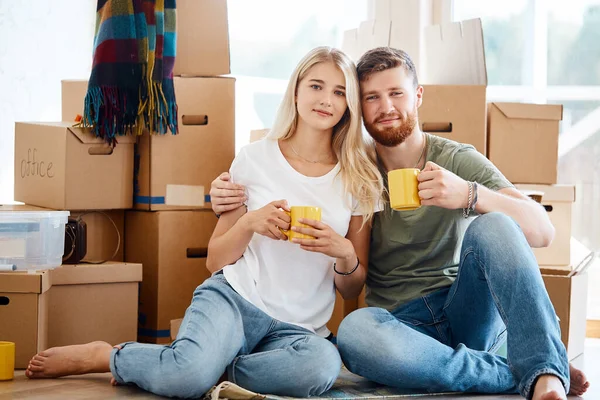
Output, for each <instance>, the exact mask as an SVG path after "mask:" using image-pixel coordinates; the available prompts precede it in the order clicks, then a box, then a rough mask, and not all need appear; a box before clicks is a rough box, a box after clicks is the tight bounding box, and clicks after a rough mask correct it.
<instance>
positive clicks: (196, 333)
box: [110, 274, 341, 398]
mask: <svg viewBox="0 0 600 400" xmlns="http://www.w3.org/2000/svg"><path fill="white" fill-rule="evenodd" d="M340 368H341V359H340V356H339V353H338V352H337V349H336V348H335V346H334V345H333V344H332V343H331V342H329V341H328V340H327V339H324V338H322V337H320V336H317V335H316V334H314V333H312V332H310V331H308V330H306V329H304V328H301V327H299V326H296V325H292V324H287V323H283V322H281V321H278V320H275V319H273V318H271V317H270V316H268V315H267V314H265V313H264V312H263V311H261V310H259V309H258V308H256V307H255V306H254V305H252V304H251V303H249V302H248V301H246V300H245V299H244V298H242V297H241V296H240V295H239V294H238V293H237V292H236V291H235V290H233V289H232V288H231V286H230V285H229V284H228V283H227V280H226V279H225V277H224V275H223V274H217V275H214V276H213V277H211V278H210V279H208V280H207V281H205V282H204V283H203V284H202V285H200V286H199V287H198V288H197V289H196V291H195V292H194V297H193V299H192V304H191V305H190V307H189V308H188V309H187V311H186V314H185V318H184V320H183V322H182V324H181V327H180V329H179V334H178V335H177V339H176V340H175V341H174V342H173V343H172V344H171V345H168V346H163V345H155V344H141V343H131V342H130V343H124V344H123V345H122V349H121V350H118V349H114V350H113V351H112V353H111V359H110V370H111V372H112V375H113V376H114V378H115V379H116V380H117V382H118V383H121V384H128V383H132V384H135V385H137V386H139V387H140V388H142V389H144V390H147V391H149V392H152V393H155V394H159V395H162V396H169V397H182V398H194V397H201V396H202V395H203V394H204V393H205V392H207V391H208V390H209V389H210V388H211V387H212V386H213V385H215V384H216V383H217V381H218V380H219V378H220V377H221V375H222V374H223V373H224V372H225V371H227V374H228V379H229V380H230V381H232V382H234V383H236V384H238V385H240V386H242V387H244V388H246V389H249V390H252V391H255V392H260V393H270V394H277V395H282V396H295V397H307V396H314V395H319V394H321V393H323V392H325V391H326V390H328V389H329V388H330V387H331V386H332V385H333V383H334V382H335V380H336V379H337V376H338V374H339V372H340Z"/></svg>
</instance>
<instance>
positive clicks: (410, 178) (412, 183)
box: [388, 168, 421, 211]
mask: <svg viewBox="0 0 600 400" xmlns="http://www.w3.org/2000/svg"><path fill="white" fill-rule="evenodd" d="M419 172H421V171H420V170H419V169H418V168H402V169H395V170H392V171H389V172H388V188H389V191H390V207H392V208H393V209H394V210H398V211H408V210H416V209H417V208H419V207H421V199H420V198H419V181H418V180H417V176H419Z"/></svg>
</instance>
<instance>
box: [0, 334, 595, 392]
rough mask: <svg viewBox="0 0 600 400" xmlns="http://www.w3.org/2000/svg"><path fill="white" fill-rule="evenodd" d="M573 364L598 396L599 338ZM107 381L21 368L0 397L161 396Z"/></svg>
mask: <svg viewBox="0 0 600 400" xmlns="http://www.w3.org/2000/svg"><path fill="white" fill-rule="evenodd" d="M574 363H575V365H576V366H577V367H578V368H583V370H584V371H585V373H586V374H587V376H588V378H589V381H590V382H591V386H590V389H589V390H588V393H586V394H585V395H584V396H583V399H586V400H598V399H600V339H588V340H587V342H586V351H585V354H584V355H583V356H581V357H578V358H577V359H575V360H574ZM109 382H110V374H91V375H86V376H79V377H69V378H61V379H47V380H30V379H27V378H26V377H25V375H24V374H23V371H17V373H16V376H15V379H14V380H13V381H8V382H0V400H9V399H11V400H13V399H31V400H38V399H39V400H59V399H60V400H64V399H69V400H70V399H74V400H78V399H85V400H104V399H159V398H161V397H159V396H154V395H152V394H149V393H147V392H144V391H142V390H140V389H137V388H134V387H127V386H119V387H113V386H111V385H110V383H109ZM518 398H520V397H519V396H500V395H495V396H484V395H452V396H424V397H419V399H423V400H427V399H430V400H443V399H452V400H459V399H461V400H465V399H469V400H492V399H498V400H500V399H513V400H514V399H518ZM573 398H577V397H573Z"/></svg>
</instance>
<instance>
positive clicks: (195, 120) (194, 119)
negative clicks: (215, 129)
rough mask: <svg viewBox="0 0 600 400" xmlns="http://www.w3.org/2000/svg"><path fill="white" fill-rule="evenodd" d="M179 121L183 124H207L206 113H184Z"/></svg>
mask: <svg viewBox="0 0 600 400" xmlns="http://www.w3.org/2000/svg"><path fill="white" fill-rule="evenodd" d="M181 122H183V125H208V115H184V116H182V117H181Z"/></svg>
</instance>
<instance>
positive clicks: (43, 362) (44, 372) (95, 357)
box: [25, 342, 113, 379]
mask: <svg viewBox="0 0 600 400" xmlns="http://www.w3.org/2000/svg"><path fill="white" fill-rule="evenodd" d="M112 349H113V347H112V346H111V345H110V344H108V343H106V342H92V343H88V344H81V345H76V346H65V347H52V348H51V349H48V350H44V351H42V352H41V353H39V354H36V355H35V356H34V357H33V358H32V359H31V361H29V366H28V367H27V370H26V371H25V376H27V377H28V378H32V379H36V378H58V377H60V376H67V375H81V374H89V373H92V372H110V353H111V351H112Z"/></svg>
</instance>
